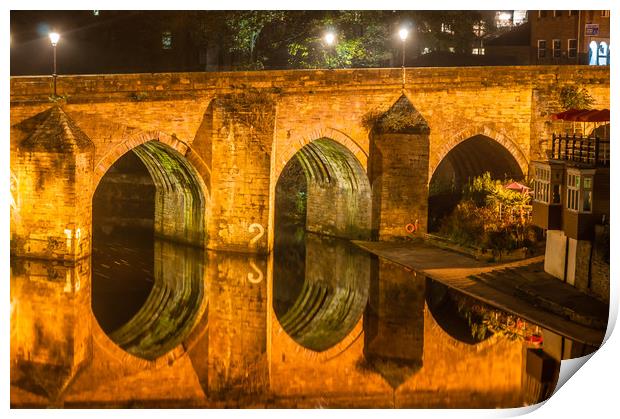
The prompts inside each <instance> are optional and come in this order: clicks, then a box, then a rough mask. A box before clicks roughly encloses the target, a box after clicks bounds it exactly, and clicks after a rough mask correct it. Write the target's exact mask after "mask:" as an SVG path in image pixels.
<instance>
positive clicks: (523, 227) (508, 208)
mask: <svg viewBox="0 0 620 419" xmlns="http://www.w3.org/2000/svg"><path fill="white" fill-rule="evenodd" d="M505 182H509V181H505ZM505 182H502V181H499V180H496V179H492V178H491V175H490V174H489V173H488V172H487V173H485V174H484V175H482V176H479V177H476V178H474V179H472V180H471V181H470V182H469V183H468V184H467V185H465V187H464V188H463V199H462V200H461V202H460V203H459V204H458V205H457V206H456V208H455V209H454V211H453V212H452V213H451V214H450V215H449V216H447V217H445V218H444V219H443V220H442V222H441V227H440V229H439V233H440V234H441V235H443V236H445V237H448V238H449V239H450V240H452V241H454V242H456V243H459V244H462V245H466V246H474V247H478V248H483V249H491V250H492V251H493V252H494V253H495V254H497V255H499V257H501V254H502V252H505V251H509V250H515V249H520V248H523V247H529V246H532V245H534V244H535V243H536V242H537V241H538V232H537V230H536V228H535V227H534V226H533V225H531V224H530V223H529V221H528V220H527V219H526V218H525V217H523V216H522V214H523V213H522V211H523V207H525V206H528V205H529V203H530V196H529V195H528V194H521V193H520V192H517V191H512V190H509V189H506V188H504V186H503V184H504V183H505Z"/></svg>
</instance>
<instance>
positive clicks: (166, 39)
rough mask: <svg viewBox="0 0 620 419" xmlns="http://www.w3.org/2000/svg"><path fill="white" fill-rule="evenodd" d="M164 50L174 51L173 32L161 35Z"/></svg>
mask: <svg viewBox="0 0 620 419" xmlns="http://www.w3.org/2000/svg"><path fill="white" fill-rule="evenodd" d="M161 47H162V49H172V32H170V31H165V32H162V34H161Z"/></svg>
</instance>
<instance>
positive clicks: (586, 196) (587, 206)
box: [581, 175, 592, 212]
mask: <svg viewBox="0 0 620 419" xmlns="http://www.w3.org/2000/svg"><path fill="white" fill-rule="evenodd" d="M581 210H582V212H592V176H588V175H584V176H583V205H582V207H581Z"/></svg>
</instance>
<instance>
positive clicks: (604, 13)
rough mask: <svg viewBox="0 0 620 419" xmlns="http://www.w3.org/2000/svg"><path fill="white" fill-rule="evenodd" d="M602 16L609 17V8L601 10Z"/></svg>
mask: <svg viewBox="0 0 620 419" xmlns="http://www.w3.org/2000/svg"><path fill="white" fill-rule="evenodd" d="M601 16H602V17H609V10H601Z"/></svg>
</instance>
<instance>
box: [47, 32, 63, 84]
mask: <svg viewBox="0 0 620 419" xmlns="http://www.w3.org/2000/svg"><path fill="white" fill-rule="evenodd" d="M49 37H50V42H51V43H52V48H53V49H54V72H53V73H52V77H53V79H54V96H56V45H58V41H59V40H60V34H58V33H56V32H50V34H49Z"/></svg>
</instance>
